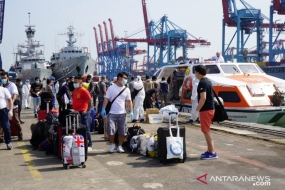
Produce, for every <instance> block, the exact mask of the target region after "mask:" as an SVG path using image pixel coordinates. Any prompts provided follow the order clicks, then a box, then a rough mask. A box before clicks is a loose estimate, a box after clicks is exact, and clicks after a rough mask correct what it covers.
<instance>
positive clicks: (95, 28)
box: [93, 27, 99, 55]
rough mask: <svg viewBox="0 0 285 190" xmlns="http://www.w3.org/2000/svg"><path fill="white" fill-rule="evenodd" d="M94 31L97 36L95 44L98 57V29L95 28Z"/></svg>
mask: <svg viewBox="0 0 285 190" xmlns="http://www.w3.org/2000/svg"><path fill="white" fill-rule="evenodd" d="M93 29H94V34H95V43H96V48H97V55H99V42H98V35H97V31H96V28H95V27H93Z"/></svg>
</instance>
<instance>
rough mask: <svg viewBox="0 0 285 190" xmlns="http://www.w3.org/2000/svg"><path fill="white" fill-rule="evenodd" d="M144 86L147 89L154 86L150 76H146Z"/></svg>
mask: <svg viewBox="0 0 285 190" xmlns="http://www.w3.org/2000/svg"><path fill="white" fill-rule="evenodd" d="M143 87H144V90H145V91H148V90H149V89H152V88H154V85H153V82H152V81H151V80H150V79H149V76H148V75H147V76H145V81H144V83H143Z"/></svg>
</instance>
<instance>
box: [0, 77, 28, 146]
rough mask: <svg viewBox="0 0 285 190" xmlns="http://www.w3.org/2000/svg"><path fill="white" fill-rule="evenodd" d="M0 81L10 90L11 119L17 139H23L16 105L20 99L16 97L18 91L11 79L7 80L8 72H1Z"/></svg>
mask: <svg viewBox="0 0 285 190" xmlns="http://www.w3.org/2000/svg"><path fill="white" fill-rule="evenodd" d="M1 82H2V84H3V87H5V88H7V89H8V91H9V92H10V95H11V99H12V101H13V109H12V111H13V116H12V120H13V123H14V125H15V128H16V129H17V130H18V141H21V140H23V133H22V126H21V122H20V119H19V113H18V105H19V102H20V99H19V97H18V96H19V92H18V89H17V86H16V85H15V84H14V83H12V82H11V81H9V74H8V73H6V72H5V73H1ZM9 111H10V110H9Z"/></svg>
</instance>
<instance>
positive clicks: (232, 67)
mask: <svg viewBox="0 0 285 190" xmlns="http://www.w3.org/2000/svg"><path fill="white" fill-rule="evenodd" d="M221 68H222V70H223V71H224V73H241V72H240V70H239V69H238V68H237V66H235V65H221Z"/></svg>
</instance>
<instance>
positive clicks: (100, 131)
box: [95, 114, 104, 134]
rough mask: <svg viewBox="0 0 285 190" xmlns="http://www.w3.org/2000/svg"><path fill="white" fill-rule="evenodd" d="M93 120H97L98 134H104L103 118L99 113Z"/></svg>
mask: <svg viewBox="0 0 285 190" xmlns="http://www.w3.org/2000/svg"><path fill="white" fill-rule="evenodd" d="M95 120H97V121H98V126H97V131H98V134H104V119H103V117H102V116H101V114H100V115H98V116H97V117H95Z"/></svg>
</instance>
